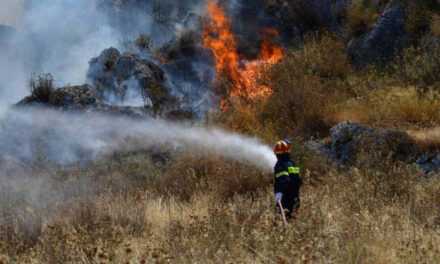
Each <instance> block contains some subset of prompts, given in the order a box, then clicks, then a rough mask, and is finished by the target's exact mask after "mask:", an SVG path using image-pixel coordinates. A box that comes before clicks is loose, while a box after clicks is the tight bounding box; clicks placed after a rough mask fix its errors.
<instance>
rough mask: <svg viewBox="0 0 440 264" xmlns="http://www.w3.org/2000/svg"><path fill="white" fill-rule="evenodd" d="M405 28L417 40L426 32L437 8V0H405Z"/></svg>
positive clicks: (438, 5)
mask: <svg viewBox="0 0 440 264" xmlns="http://www.w3.org/2000/svg"><path fill="white" fill-rule="evenodd" d="M405 4H406V13H407V19H406V29H407V31H408V32H409V33H410V34H411V35H412V37H413V39H415V40H417V39H418V38H419V37H420V36H422V35H423V34H425V33H427V32H428V31H429V29H430V28H431V25H432V20H433V14H435V12H436V11H438V10H439V7H440V4H439V3H438V1H437V0H423V1H418V0H406V1H405Z"/></svg>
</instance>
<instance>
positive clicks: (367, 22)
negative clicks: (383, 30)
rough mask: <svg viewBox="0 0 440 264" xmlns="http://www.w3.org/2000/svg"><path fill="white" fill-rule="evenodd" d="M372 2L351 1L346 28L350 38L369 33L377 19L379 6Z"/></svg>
mask: <svg viewBox="0 0 440 264" xmlns="http://www.w3.org/2000/svg"><path fill="white" fill-rule="evenodd" d="M372 2H373V1H368V0H367V1H366V0H355V1H352V2H351V4H350V6H349V8H348V10H347V28H348V33H349V35H350V36H354V37H358V36H360V35H363V34H364V33H367V32H368V31H370V30H371V29H372V28H373V26H374V24H375V23H376V21H377V19H378V17H379V6H376V5H374V4H373V3H372Z"/></svg>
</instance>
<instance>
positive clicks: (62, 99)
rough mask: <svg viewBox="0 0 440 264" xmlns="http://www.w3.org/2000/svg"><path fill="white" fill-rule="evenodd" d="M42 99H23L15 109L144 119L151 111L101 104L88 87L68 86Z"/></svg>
mask: <svg viewBox="0 0 440 264" xmlns="http://www.w3.org/2000/svg"><path fill="white" fill-rule="evenodd" d="M46 93H47V95H46V96H45V97H44V98H42V97H41V96H39V95H38V93H36V92H34V93H33V94H32V95H30V96H28V97H26V98H24V99H23V100H21V101H20V102H19V103H17V104H16V106H17V107H28V106H44V107H50V108H54V109H58V110H63V111H79V112H88V111H95V112H101V113H106V114H115V115H126V116H131V117H146V116H149V115H151V114H152V113H151V110H149V109H148V108H145V107H130V106H125V107H124V106H114V105H109V104H106V103H104V102H103V100H102V99H101V98H100V97H99V96H97V94H96V92H95V91H94V88H93V87H91V86H90V85H87V84H86V85H81V86H68V87H63V88H58V89H53V90H50V91H47V92H46Z"/></svg>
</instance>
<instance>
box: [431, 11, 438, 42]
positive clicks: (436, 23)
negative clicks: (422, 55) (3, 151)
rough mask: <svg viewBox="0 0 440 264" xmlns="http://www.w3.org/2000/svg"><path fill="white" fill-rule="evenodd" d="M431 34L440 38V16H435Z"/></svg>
mask: <svg viewBox="0 0 440 264" xmlns="http://www.w3.org/2000/svg"><path fill="white" fill-rule="evenodd" d="M431 32H432V34H433V35H434V36H435V37H437V38H440V15H439V14H434V15H433V16H432V21H431Z"/></svg>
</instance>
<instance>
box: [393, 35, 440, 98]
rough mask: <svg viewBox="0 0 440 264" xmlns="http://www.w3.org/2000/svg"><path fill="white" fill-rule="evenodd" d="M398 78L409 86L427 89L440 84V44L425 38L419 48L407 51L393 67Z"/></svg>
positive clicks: (398, 58) (415, 47)
mask: <svg viewBox="0 0 440 264" xmlns="http://www.w3.org/2000/svg"><path fill="white" fill-rule="evenodd" d="M391 68H392V70H393V71H394V73H395V75H396V77H397V78H399V79H400V80H401V81H403V82H404V83H405V84H407V85H414V86H417V87H419V88H421V89H422V90H423V89H426V88H428V87H430V86H434V87H437V84H438V83H439V82H440V43H439V42H438V41H436V40H433V39H432V38H431V37H429V36H428V37H425V38H424V39H422V40H421V41H420V44H419V46H414V47H410V48H408V49H406V50H405V51H404V52H403V54H402V55H400V56H399V57H397V58H396V60H395V62H394V64H392V65H391Z"/></svg>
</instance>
